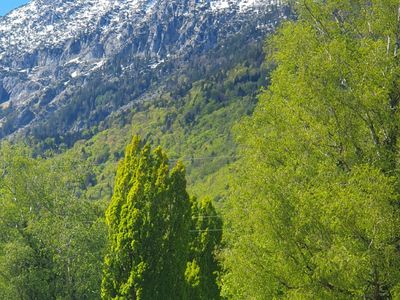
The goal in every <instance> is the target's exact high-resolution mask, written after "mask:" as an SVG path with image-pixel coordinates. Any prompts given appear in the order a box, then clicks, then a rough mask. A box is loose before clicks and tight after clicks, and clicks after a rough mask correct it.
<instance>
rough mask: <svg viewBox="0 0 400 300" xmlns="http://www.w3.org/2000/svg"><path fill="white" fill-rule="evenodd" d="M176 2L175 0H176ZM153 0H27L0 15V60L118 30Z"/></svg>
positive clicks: (263, 0) (264, 0) (232, 4)
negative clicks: (96, 32)
mask: <svg viewBox="0 0 400 300" xmlns="http://www.w3.org/2000/svg"><path fill="white" fill-rule="evenodd" d="M281 1H282V0H200V1H194V2H195V3H196V5H199V6H202V7H204V6H208V7H209V8H210V9H211V10H212V11H220V10H233V9H237V8H239V10H240V11H241V12H244V11H247V10H249V9H252V8H254V7H257V6H259V5H266V4H267V5H268V4H279V3H280V2H281ZM178 2H179V1H178ZM156 3H157V0H31V1H30V2H29V3H28V4H27V5H25V6H22V7H21V8H19V9H16V10H14V11H12V12H11V13H9V14H8V15H6V16H5V17H3V18H0V59H1V58H2V56H3V55H4V54H5V52H14V51H23V52H33V51H34V50H35V49H37V48H41V47H54V46H57V45H59V44H63V43H64V42H65V41H66V40H68V39H74V38H78V37H79V36H80V35H81V34H88V33H90V32H91V31H93V30H95V29H96V28H98V27H99V24H100V23H101V22H102V20H104V19H105V18H107V22H106V24H104V25H101V24H100V28H101V29H102V30H103V31H104V32H107V31H110V30H113V31H118V29H119V25H120V24H122V23H124V22H125V21H132V20H139V21H140V20H142V21H143V20H145V17H146V16H147V15H149V14H150V13H151V12H152V11H153V9H154V8H155V7H157V5H156Z"/></svg>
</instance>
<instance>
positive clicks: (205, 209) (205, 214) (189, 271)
mask: <svg viewBox="0 0 400 300" xmlns="http://www.w3.org/2000/svg"><path fill="white" fill-rule="evenodd" d="M192 219H193V221H192V230H191V233H192V240H191V243H190V258H189V259H190V261H189V262H188V264H187V268H186V272H185V276H186V280H187V282H188V284H189V294H188V297H187V299H193V300H196V299H198V300H214V299H220V290H219V287H218V285H217V275H218V271H219V266H218V262H217V260H216V257H215V251H216V250H217V249H218V248H217V247H218V246H219V245H220V243H221V238H222V220H221V219H220V217H219V216H218V214H217V212H216V211H215V208H214V206H213V205H212V202H211V200H210V199H209V198H204V199H202V200H201V201H198V200H197V199H196V198H193V199H192Z"/></svg>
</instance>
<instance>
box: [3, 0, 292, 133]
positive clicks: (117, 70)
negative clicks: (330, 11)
mask: <svg viewBox="0 0 400 300" xmlns="http://www.w3.org/2000/svg"><path fill="white" fill-rule="evenodd" d="M280 2H281V1H279V0H200V1H199V0H168V1H167V0H31V1H30V2H29V3H28V4H27V5H25V6H23V7H21V8H19V9H17V10H14V11H12V12H11V13H9V14H8V15H6V16H5V17H3V18H0V126H1V127H0V137H5V136H9V135H13V134H15V133H18V132H19V133H24V132H26V131H27V130H32V128H36V129H37V130H39V131H40V130H42V129H43V128H47V129H48V128H51V129H54V130H55V131H54V132H59V131H71V132H74V131H76V132H79V131H82V130H84V129H89V128H91V127H92V126H95V125H96V124H97V123H99V122H101V121H103V120H104V119H107V118H108V117H109V116H110V115H111V114H112V113H113V112H116V111H119V110H121V109H123V108H124V107H125V108H126V107H130V106H131V105H133V104H135V103H139V102H140V101H145V100H146V99H149V98H151V97H152V95H154V93H156V91H157V89H160V88H165V86H166V85H165V84H163V83H165V82H166V81H168V78H170V76H171V74H180V73H179V72H182V70H183V69H185V66H187V65H188V64H192V65H193V61H195V60H198V61H200V60H201V57H202V56H204V55H207V53H210V51H212V50H213V49H218V47H220V48H221V47H222V48H223V47H229V44H228V43H227V41H228V40H229V39H231V38H232V37H235V36H238V35H240V34H241V35H242V36H245V39H244V41H249V40H252V39H253V40H254V39H262V38H263V37H264V35H265V34H266V33H267V32H269V31H271V30H273V28H274V27H275V26H276V24H277V23H278V22H279V20H280V19H282V18H284V17H285V15H286V12H285V8H284V6H283V5H282V4H281V3H280ZM242 46H243V45H242ZM218 53H219V57H218V59H219V60H221V59H222V58H223V57H224V51H223V50H221V51H219V52H218ZM208 59H209V60H210V59H211V60H212V59H216V57H208ZM218 63H219V62H217V61H216V64H218ZM174 78H179V76H176V77H174ZM176 84H180V83H179V82H178V81H177V82H176ZM99 86H102V87H105V88H103V90H101V91H98V90H97V89H98V88H99ZM127 86H128V87H129V88H128V89H127V88H126V87H127ZM107 87H108V88H107ZM119 87H121V89H122V91H123V93H122V92H121V93H120V94H118V93H116V91H117V90H119ZM116 95H117V96H116ZM87 103H90V105H89V104H87ZM86 105H87V106H88V107H86V108H82V107H84V106H86ZM60 116H61V117H62V118H65V121H64V122H63V124H62V125H54V124H53V123H52V122H53V121H55V120H58V119H59V118H60ZM54 132H53V133H54ZM49 135H51V133H49ZM44 136H46V133H44Z"/></svg>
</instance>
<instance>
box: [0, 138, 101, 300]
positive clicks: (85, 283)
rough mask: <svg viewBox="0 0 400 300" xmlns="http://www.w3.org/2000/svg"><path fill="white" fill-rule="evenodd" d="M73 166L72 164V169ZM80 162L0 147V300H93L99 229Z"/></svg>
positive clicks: (98, 270) (97, 282)
mask: <svg viewBox="0 0 400 300" xmlns="http://www.w3.org/2000/svg"><path fill="white" fill-rule="evenodd" d="M77 163H78V165H77ZM85 173H86V172H85V166H84V165H83V164H82V162H76V161H75V162H74V161H72V160H66V157H65V159H64V160H62V161H58V160H47V159H33V158H32V157H31V155H30V152H29V151H28V150H27V149H26V148H24V147H19V146H10V145H7V144H3V145H2V146H1V149H0V174H1V175H0V176H1V177H0V299H98V298H99V296H100V288H99V286H100V282H101V263H100V262H101V257H102V249H103V244H104V242H105V239H104V237H105V226H104V223H103V222H102V221H101V220H99V216H98V214H97V209H96V207H95V205H94V204H93V203H89V202H87V201H85V200H83V199H80V200H78V193H79V192H80V186H81V185H82V184H83V182H84V178H85Z"/></svg>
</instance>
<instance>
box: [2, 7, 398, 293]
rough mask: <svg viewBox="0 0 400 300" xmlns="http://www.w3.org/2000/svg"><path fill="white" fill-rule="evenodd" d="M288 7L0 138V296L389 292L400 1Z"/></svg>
mask: <svg viewBox="0 0 400 300" xmlns="http://www.w3.org/2000/svg"><path fill="white" fill-rule="evenodd" d="M288 5H290V7H291V11H293V15H294V16H295V17H293V18H292V20H288V21H285V22H284V23H283V24H282V25H281V26H280V27H279V28H278V29H277V31H276V33H275V34H273V35H271V36H268V37H266V40H265V41H261V40H258V39H253V38H248V36H247V32H242V33H241V34H238V35H237V36H235V37H233V38H232V39H228V40H226V41H225V43H224V44H223V45H220V47H216V48H214V49H211V50H210V51H209V52H207V53H199V54H198V55H197V54H196V56H195V58H196V59H194V60H193V61H190V60H189V62H186V63H185V64H182V65H180V66H174V67H172V66H171V68H172V69H174V70H175V71H176V72H172V71H171V73H169V74H170V75H171V76H169V77H165V78H164V77H163V79H162V81H160V82H161V84H160V85H157V86H158V87H159V88H157V89H153V90H152V92H151V93H148V94H146V97H145V98H143V99H142V100H143V101H138V102H130V101H129V99H130V97H133V96H132V95H133V94H134V92H135V91H136V90H137V88H138V84H139V85H140V84H141V83H140V82H130V81H129V80H127V78H125V77H123V76H122V77H121V78H120V79H119V80H118V81H115V82H114V84H111V83H110V82H108V83H107V84H106V85H102V81H101V80H100V79H99V80H93V81H90V82H89V83H88V84H87V85H85V86H84V87H82V89H81V90H80V91H81V93H76V94H74V97H73V98H72V99H71V101H70V102H68V103H69V104H68V105H66V106H64V107H63V108H61V109H60V110H57V112H56V113H55V114H53V115H52V118H51V119H49V120H47V122H44V123H41V125H40V126H38V127H32V128H31V129H29V130H27V132H24V134H21V135H16V136H15V139H14V140H11V141H7V142H6V141H4V142H3V143H2V144H1V147H0V174H1V175H0V299H138V300H139V299H142V300H150V299H151V300H153V299H155V300H158V299H159V300H165V299H166V300H169V299H171V300H172V299H185V300H186V299H199V300H213V299H241V300H242V299H246V300H247V299H262V300H264V299H266V300H269V299H321V300H325V299H374V300H378V299H400V211H399V204H400V203H399V201H400V173H399V166H398V164H399V158H400V155H399V144H398V143H399V125H398V124H399V121H400V120H399V110H398V108H399V104H400V102H399V100H400V88H399V85H400V81H399V80H400V77H399V76H400V63H399V57H398V53H399V45H400V40H399V39H400V4H399V3H398V1H394V0H384V1H382V0H379V1H378V0H372V1H371V0H368V1H366V0H327V1H314V0H304V1H294V2H293V3H292V2H290V3H288ZM115 72H116V73H115V74H118V66H116V69H115ZM115 74H114V75H115ZM160 78H161V77H160ZM157 79H158V78H153V79H149V80H150V81H149V82H148V83H149V84H150V85H151V82H152V80H154V81H157ZM113 105H114V106H115V108H117V107H118V109H115V110H114V112H113V113H111V114H110V115H109V112H110V111H108V109H109V108H110V107H113ZM93 107H96V109H95V110H92V108H93ZM102 109H104V115H102V116H100V115H101V113H102ZM106 111H107V113H106ZM99 114H100V115H99ZM106 115H107V116H106ZM98 120H101V122H97V121H98ZM71 124H80V125H82V128H84V130H77V131H74V130H71V127H70V126H71ZM82 128H81V129H82Z"/></svg>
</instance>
